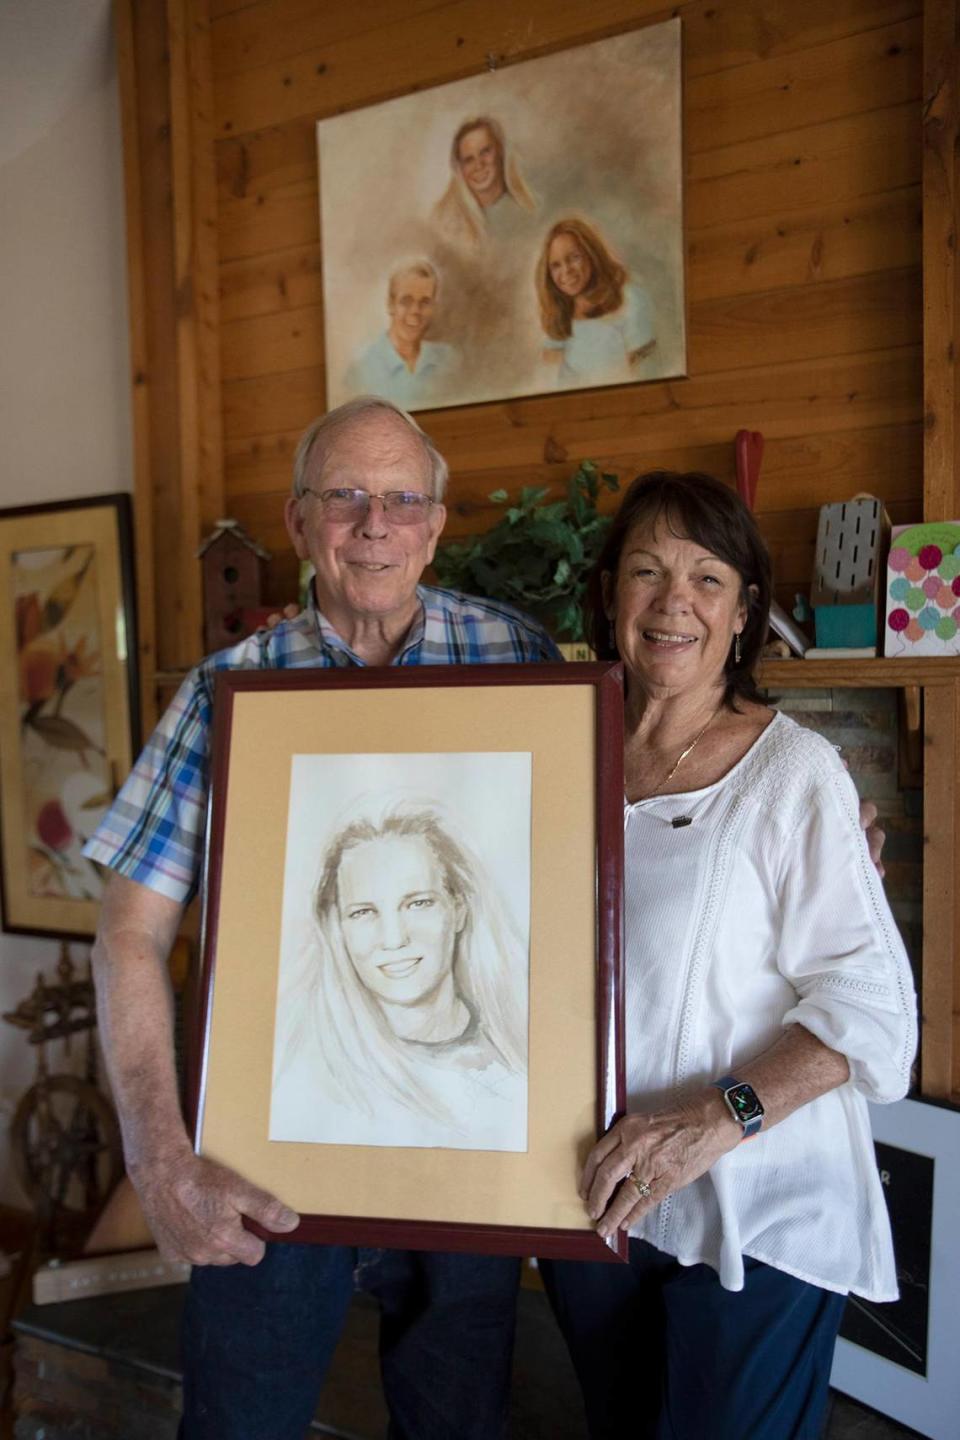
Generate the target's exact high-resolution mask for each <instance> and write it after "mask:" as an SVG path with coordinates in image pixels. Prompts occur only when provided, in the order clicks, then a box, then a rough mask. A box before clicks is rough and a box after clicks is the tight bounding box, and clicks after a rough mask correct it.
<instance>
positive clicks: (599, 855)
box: [187, 662, 628, 1261]
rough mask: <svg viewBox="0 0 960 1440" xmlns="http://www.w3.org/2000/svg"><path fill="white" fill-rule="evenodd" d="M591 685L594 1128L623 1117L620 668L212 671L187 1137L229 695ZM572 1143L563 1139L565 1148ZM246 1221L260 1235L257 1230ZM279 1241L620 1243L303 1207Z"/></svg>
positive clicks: (224, 783) (204, 1032) (204, 1018)
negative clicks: (198, 968)
mask: <svg viewBox="0 0 960 1440" xmlns="http://www.w3.org/2000/svg"><path fill="white" fill-rule="evenodd" d="M571 684H575V685H580V686H584V685H586V686H590V687H591V688H592V689H593V692H594V707H595V709H594V719H595V736H596V766H595V771H596V774H595V795H594V798H595V820H596V854H595V864H596V924H595V940H596V1022H597V1036H596V1056H597V1068H596V1131H597V1136H598V1137H599V1136H601V1135H603V1134H604V1133H605V1132H606V1131H607V1130H608V1129H609V1128H610V1126H611V1125H612V1124H613V1123H614V1122H615V1121H616V1120H617V1119H618V1118H619V1117H620V1116H621V1115H622V1114H623V1113H624V1109H625V1068H624V986H623V953H622V894H623V672H622V667H621V666H620V665H619V664H611V663H608V662H587V663H575V664H545V665H476V666H466V665H457V666H446V665H444V666H420V667H408V668H407V667H401V666H392V667H385V668H373V667H370V668H363V669H361V668H357V667H350V668H346V669H326V670H315V669H304V670H287V671H278V670H269V671H250V670H238V671H221V672H220V673H219V674H218V675H217V677H216V692H215V706H214V724H213V744H212V773H211V785H210V792H209V803H208V813H207V829H206V838H205V850H204V879H203V885H202V894H203V897H204V901H203V922H202V931H201V950H202V965H201V973H200V981H199V986H198V1003H197V1006H196V1013H195V1016H194V1022H193V1025H192V1033H191V1036H190V1043H189V1045H188V1057H187V1060H188V1063H187V1080H188V1083H187V1101H188V1115H189V1118H190V1123H191V1126H192V1133H193V1136H194V1138H195V1140H196V1136H197V1134H198V1132H199V1129H200V1123H201V1118H202V1107H203V1104H204V1099H205V1088H206V1072H207V1060H208V1047H209V1044H210V1026H211V1015H212V995H213V987H214V981H215V978H216V974H217V965H218V952H217V936H218V921H219V910H220V895H221V879H222V868H223V838H224V826H225V818H226V804H227V789H228V775H229V767H230V747H231V732H232V725H233V715H234V701H235V699H236V697H237V696H238V695H242V694H248V693H250V692H273V693H276V692H278V691H289V692H297V691H303V690H317V691H324V690H326V691H329V690H337V689H343V688H350V689H357V690H376V689H391V690H395V689H397V688H400V687H402V688H407V687H410V688H416V687H431V688H435V687H438V686H450V687H458V688H464V687H470V686H474V687H490V686H500V687H512V686H531V685H545V686H547V685H554V686H555V685H564V686H566V685H571ZM572 1143H573V1141H572V1139H571V1144H572ZM249 1227H250V1228H251V1229H252V1230H254V1231H256V1233H257V1234H260V1235H263V1236H264V1237H265V1238H271V1237H270V1236H269V1234H268V1232H266V1231H264V1230H263V1229H261V1228H260V1227H259V1226H258V1225H256V1224H254V1223H253V1222H249ZM276 1238H282V1239H284V1240H287V1241H290V1240H294V1241H306V1242H319V1243H328V1244H353V1245H371V1246H386V1247H399V1248H404V1249H430V1250H441V1251H444V1250H457V1251H471V1252H477V1253H489V1254H502V1255H521V1256H527V1255H537V1256H542V1257H544V1258H548V1257H549V1258H566V1259H589V1260H614V1261H616V1260H621V1261H622V1260H626V1258H627V1246H628V1239H627V1234H626V1232H625V1231H618V1232H617V1234H616V1235H615V1236H614V1237H612V1238H611V1239H610V1240H609V1241H603V1240H601V1239H600V1237H599V1236H598V1235H597V1234H596V1233H595V1232H594V1231H593V1230H590V1229H576V1230H575V1229H552V1228H547V1227H534V1226H511V1225H500V1224H496V1225H493V1224H491V1225H485V1224H476V1223H459V1222H451V1221H448V1220H441V1221H433V1220H427V1219H424V1220H409V1219H391V1218H390V1217H389V1216H382V1217H368V1216H356V1217H354V1216H343V1215H324V1214H312V1215H304V1216H303V1217H302V1219H301V1223H300V1225H299V1227H298V1228H297V1229H296V1230H295V1231H293V1232H292V1233H288V1234H285V1235H283V1236H282V1237H276Z"/></svg>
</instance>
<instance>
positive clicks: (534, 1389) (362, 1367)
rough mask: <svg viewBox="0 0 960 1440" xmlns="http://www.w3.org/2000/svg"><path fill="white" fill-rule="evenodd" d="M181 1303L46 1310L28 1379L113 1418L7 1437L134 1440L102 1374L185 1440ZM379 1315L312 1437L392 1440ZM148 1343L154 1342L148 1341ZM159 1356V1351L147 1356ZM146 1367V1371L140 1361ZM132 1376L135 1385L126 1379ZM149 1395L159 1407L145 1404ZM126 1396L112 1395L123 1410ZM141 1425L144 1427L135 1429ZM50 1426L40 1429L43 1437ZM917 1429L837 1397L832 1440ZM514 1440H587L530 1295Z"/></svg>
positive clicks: (370, 1313)
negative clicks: (66, 1344) (68, 1342)
mask: <svg viewBox="0 0 960 1440" xmlns="http://www.w3.org/2000/svg"><path fill="white" fill-rule="evenodd" d="M181 1301H182V1293H181V1291H180V1290H179V1289H177V1288H173V1289H170V1290H157V1291H152V1292H147V1291H145V1292H138V1293H134V1294H130V1295H125V1296H116V1297H111V1300H110V1303H107V1304H104V1303H103V1301H102V1300H99V1301H98V1300H87V1301H83V1300H81V1301H73V1302H71V1303H70V1304H67V1305H55V1306H44V1307H35V1308H32V1309H30V1310H28V1311H27V1312H26V1314H25V1316H24V1319H25V1320H27V1321H28V1323H29V1325H30V1327H31V1331H32V1333H31V1334H30V1335H29V1336H26V1337H22V1338H21V1341H20V1343H21V1345H22V1346H23V1347H24V1350H28V1351H29V1356H28V1363H27V1364H26V1365H24V1350H22V1351H21V1354H20V1356H19V1357H18V1366H19V1368H20V1373H21V1375H23V1374H24V1373H29V1371H30V1366H31V1364H32V1365H33V1367H34V1369H35V1368H36V1365H37V1360H38V1357H39V1358H41V1359H42V1362H43V1363H42V1364H41V1367H40V1368H41V1371H42V1373H43V1375H44V1383H45V1385H46V1386H47V1391H46V1394H47V1396H48V1397H49V1396H50V1395H51V1393H52V1392H53V1390H55V1388H56V1384H57V1381H56V1372H57V1369H58V1366H59V1365H63V1375H64V1390H63V1394H64V1398H65V1397H66V1396H67V1395H69V1394H72V1395H73V1396H75V1397H76V1396H80V1395H82V1393H83V1390H84V1388H85V1387H86V1386H88V1385H90V1384H91V1383H92V1382H93V1381H94V1380H95V1381H96V1387H98V1393H100V1394H101V1396H102V1401H101V1402H100V1403H103V1410H104V1412H105V1411H106V1410H107V1409H108V1408H109V1409H110V1411H111V1412H112V1419H111V1420H109V1421H108V1420H107V1418H106V1414H105V1413H103V1415H102V1417H101V1414H99V1413H98V1411H97V1408H96V1407H95V1408H94V1409H93V1410H92V1411H89V1410H88V1411H87V1413H86V1418H82V1417H81V1415H80V1413H79V1407H75V1408H73V1409H71V1407H70V1404H69V1403H67V1404H65V1405H62V1406H61V1405H57V1404H52V1403H51V1404H50V1408H49V1410H43V1411H38V1409H37V1408H35V1407H31V1408H30V1413H29V1414H27V1413H24V1414H22V1415H21V1416H20V1419H19V1422H18V1423H17V1424H16V1427H15V1428H13V1426H12V1421H11V1416H10V1414H9V1413H8V1414H7V1415H6V1417H5V1423H6V1429H4V1430H3V1431H2V1432H0V1433H2V1434H3V1436H4V1437H12V1440H34V1437H35V1436H36V1435H38V1434H39V1433H40V1432H41V1430H42V1432H43V1434H44V1436H45V1440H108V1437H110V1440H112V1437H115V1436H117V1435H122V1436H123V1440H132V1437H133V1432H132V1431H131V1432H130V1433H129V1434H128V1433H127V1431H126V1430H124V1429H123V1428H122V1424H123V1422H122V1421H121V1422H119V1423H120V1424H121V1429H120V1430H117V1428H116V1425H117V1423H118V1421H117V1414H118V1411H117V1408H116V1404H115V1403H111V1404H110V1406H109V1407H108V1406H107V1405H106V1403H105V1400H106V1397H105V1395H103V1393H102V1387H103V1383H104V1380H103V1376H104V1375H108V1377H109V1380H110V1381H111V1382H112V1383H113V1384H115V1385H118V1386H119V1387H120V1388H123V1387H125V1386H126V1387H127V1388H128V1389H129V1392H130V1396H131V1403H132V1404H133V1405H139V1406H140V1407H141V1408H140V1410H139V1411H136V1412H135V1413H137V1414H139V1416H140V1417H141V1428H140V1429H139V1430H138V1431H137V1434H138V1435H143V1434H146V1433H147V1432H146V1430H144V1429H143V1428H142V1426H143V1424H145V1423H146V1415H147V1409H148V1408H149V1411H150V1414H151V1416H152V1419H151V1421H150V1428H149V1433H150V1435H151V1436H154V1435H157V1436H162V1440H174V1436H175V1433H176V1412H177V1409H178V1400H179V1394H178V1392H179V1385H178V1382H177V1357H176V1347H177V1322H178V1318H179V1309H180V1304H181ZM377 1329H378V1326H377V1309H376V1305H375V1304H374V1303H373V1302H372V1301H371V1300H370V1299H368V1298H367V1297H365V1296H358V1297H357V1298H356V1300H355V1302H354V1305H353V1307H352V1310H351V1313H350V1316H349V1320H348V1325H347V1328H346V1331H345V1333H344V1336H343V1339H342V1340H341V1343H340V1346H339V1348H338V1350H337V1353H336V1355H335V1357H334V1362H333V1367H332V1371H331V1374H330V1377H329V1379H328V1382H327V1385H326V1387H325V1389H324V1394H323V1398H322V1401H321V1405H320V1408H319V1410H318V1415H317V1420H316V1421H315V1423H314V1425H313V1427H311V1432H310V1437H307V1440H312V1437H314V1436H319V1435H326V1436H330V1437H337V1440H382V1437H383V1435H384V1434H385V1430H386V1418H387V1417H386V1409H385V1406H384V1403H383V1397H382V1394H381V1390H380V1382H379V1374H378V1365H377ZM58 1333H62V1334H63V1335H64V1336H66V1335H69V1336H70V1338H71V1339H72V1341H73V1342H74V1343H75V1344H77V1345H78V1346H80V1347H82V1348H81V1349H79V1350H78V1351H77V1352H76V1354H77V1355H78V1357H79V1361H80V1364H79V1366H74V1365H73V1364H72V1362H71V1360H70V1358H69V1357H64V1358H62V1359H58V1357H57V1355H56V1351H55V1350H54V1349H51V1341H52V1339H53V1338H54V1337H56V1336H57V1334H58ZM147 1336H149V1340H145V1337H147ZM145 1349H146V1350H149V1352H150V1353H149V1354H146V1353H145ZM98 1359H99V1360H100V1361H104V1362H105V1369H104V1371H103V1372H102V1373H100V1372H98V1374H100V1378H99V1379H97V1378H96V1377H95V1376H94V1375H93V1374H92V1372H91V1370H90V1366H91V1364H92V1363H93V1364H96V1363H97V1361H98ZM134 1361H136V1363H133V1362H134ZM124 1371H126V1372H127V1377H126V1379H124ZM164 1387H166V1389H167V1392H168V1397H167V1398H168V1402H169V1409H168V1413H167V1416H166V1418H163V1416H162V1414H161V1410H162V1409H163V1408H165V1407H164V1404H163V1398H162V1396H161V1399H160V1403H159V1404H158V1403H157V1397H158V1395H160V1392H162V1390H163V1389H164ZM148 1390H149V1395H150V1399H149V1406H147V1404H146V1402H147V1399H148V1396H147V1392H148ZM117 1398H118V1392H117V1389H115V1388H114V1389H112V1390H111V1401H112V1402H116V1400H117ZM134 1423H136V1422H134ZM38 1427H39V1428H38ZM913 1434H914V1432H913V1431H910V1430H906V1429H904V1428H903V1427H902V1426H899V1425H897V1424H895V1423H894V1422H892V1421H890V1420H886V1419H884V1418H883V1417H882V1416H879V1415H877V1414H875V1413H874V1412H872V1411H869V1410H867V1409H865V1408H864V1407H862V1406H860V1405H857V1404H855V1403H854V1402H853V1401H851V1400H848V1399H846V1398H845V1397H844V1396H840V1395H834V1396H833V1398H832V1403H831V1413H830V1417H829V1422H828V1426H827V1429H826V1432H825V1440H905V1437H908V1436H912V1435H913ZM509 1436H510V1440H587V1432H586V1425H585V1422H584V1417H583V1409H582V1405H581V1402H580V1396H579V1393H578V1390H577V1385H576V1380H575V1378H574V1375H573V1372H572V1369H571V1366H570V1362H569V1360H568V1358H567V1355H566V1351H565V1349H564V1346H563V1343H562V1341H561V1339H560V1336H559V1333H558V1331H557V1328H556V1326H555V1324H554V1322H553V1318H552V1316H551V1314H550V1312H549V1308H548V1306H547V1303H546V1299H545V1296H544V1295H543V1294H542V1293H540V1292H538V1291H534V1290H523V1291H522V1292H521V1296H520V1310H519V1324H518V1332H517V1347H516V1357H515V1367H514V1384H513V1391H512V1401H511V1412H510V1430H509Z"/></svg>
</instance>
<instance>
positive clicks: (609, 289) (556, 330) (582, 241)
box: [536, 217, 628, 340]
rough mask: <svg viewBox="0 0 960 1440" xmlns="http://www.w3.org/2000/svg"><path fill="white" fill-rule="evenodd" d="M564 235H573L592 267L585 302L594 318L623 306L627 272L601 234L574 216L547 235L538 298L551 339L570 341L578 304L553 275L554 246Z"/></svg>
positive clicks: (545, 327)
mask: <svg viewBox="0 0 960 1440" xmlns="http://www.w3.org/2000/svg"><path fill="white" fill-rule="evenodd" d="M560 235H569V236H571V237H572V238H573V239H574V240H575V241H576V242H577V244H578V245H579V246H580V248H581V249H582V251H583V253H584V255H585V256H586V258H587V261H588V263H589V265H590V270H591V275H590V280H589V282H588V284H587V287H586V289H585V290H584V292H583V300H584V302H585V304H586V306H587V309H586V314H587V315H588V316H590V317H591V318H596V317H599V316H601V315H609V314H610V313H611V312H612V311H614V310H617V309H619V307H620V306H621V305H622V304H623V287H624V285H625V284H626V283H627V278H628V276H627V269H626V266H624V265H622V264H621V262H620V261H619V260H618V259H617V258H616V256H615V255H612V254H611V252H610V251H609V250H608V248H607V246H606V245H605V243H604V241H603V239H602V238H601V236H600V234H599V232H598V231H597V230H595V229H594V227H593V226H592V225H588V224H587V222H586V220H580V219H578V218H576V217H572V218H570V219H567V220H558V221H557V222H556V224H555V225H552V226H551V227H550V229H549V230H548V232H547V237H546V239H545V240H544V242H543V248H542V249H541V251H540V258H539V260H538V261H537V273H536V284H537V299H538V301H539V302H540V319H541V322H542V324H543V328H544V330H545V331H546V333H547V334H548V335H549V336H550V338H551V340H569V338H570V335H571V333H572V330H573V314H574V302H573V300H572V299H571V298H570V297H569V296H568V295H564V294H563V292H562V291H561V290H559V289H558V288H557V286H556V284H555V283H554V280H553V278H552V276H551V274H550V246H551V245H552V244H553V242H554V240H556V239H557V237H558V236H560Z"/></svg>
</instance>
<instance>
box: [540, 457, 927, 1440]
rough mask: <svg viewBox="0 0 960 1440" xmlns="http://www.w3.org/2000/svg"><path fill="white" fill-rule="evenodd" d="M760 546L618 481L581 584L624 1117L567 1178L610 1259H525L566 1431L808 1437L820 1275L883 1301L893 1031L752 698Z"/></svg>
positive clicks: (774, 1439) (653, 479) (859, 896)
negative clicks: (609, 758)
mask: <svg viewBox="0 0 960 1440" xmlns="http://www.w3.org/2000/svg"><path fill="white" fill-rule="evenodd" d="M769 597H770V568H769V560H768V557H767V554H766V551H765V548H764V545H763V542H762V540H761V537H760V535H759V532H758V530H757V528H756V525H755V523H754V521H753V518H752V517H751V515H750V513H749V511H748V510H747V509H746V507H745V506H744V505H743V504H742V503H741V502H740V500H739V499H738V498H737V496H736V495H735V494H734V493H733V491H731V490H729V489H727V488H726V487H725V486H723V485H721V484H720V483H719V482H717V481H716V480H713V479H711V478H710V477H708V476H703V475H671V474H667V473H662V472H657V473H654V474H651V475H647V476H642V477H641V478H640V479H639V480H637V481H635V482H634V484H633V485H632V486H631V488H630V489H629V491H628V492H627V495H626V497H625V499H624V502H623V505H622V507H621V509H620V511H619V514H618V515H617V517H616V519H615V521H614V524H613V527H612V529H611V532H610V535H609V538H608V541H607V544H606V547H605V549H604V552H603V554H602V556H601V559H600V562H599V566H598V573H597V575H596V577H595V583H594V587H593V592H592V620H593V628H594V639H595V646H596V649H597V652H598V654H599V655H601V656H602V657H613V656H615V655H619V656H620V657H621V658H622V660H623V662H624V666H625V669H626V679H627V700H626V720H627V727H626V799H625V806H626V808H625V816H624V827H625V847H626V876H627V880H626V896H625V943H626V986H627V989H626V1016H627V1088H628V1113H627V1114H626V1115H625V1116H624V1117H623V1118H622V1119H621V1120H620V1121H618V1122H617V1124H616V1125H614V1126H613V1128H612V1129H611V1130H610V1132H609V1133H608V1134H607V1135H606V1136H604V1138H603V1139H602V1140H601V1141H599V1143H598V1144H597V1145H596V1146H595V1147H594V1148H593V1150H592V1152H591V1153H590V1155H589V1156H588V1158H587V1161H586V1164H585V1166H584V1170H583V1175H582V1181H581V1190H582V1194H583V1197H584V1200H585V1203H586V1205H587V1208H588V1211H589V1214H590V1216H591V1217H592V1219H593V1220H594V1221H595V1222H596V1225H597V1229H598V1230H599V1232H600V1233H601V1234H602V1235H610V1234H611V1233H613V1232H614V1231H615V1230H616V1229H618V1228H623V1227H626V1228H627V1229H628V1230H629V1234H630V1261H629V1265H625V1266H622V1267H621V1266H614V1265H590V1264H575V1263H554V1264H545V1265H544V1272H545V1279H546V1283H547V1288H548V1291H549V1294H550V1297H551V1300H552V1302H553V1305H554V1308H555V1310H556V1313H557V1316H558V1318H559V1321H560V1324H561V1327H562V1328H563V1331H564V1333H565V1336H566V1339H567V1342H568V1345H569V1347H570V1350H571V1354H572V1356H573V1359H574V1363H575V1366H576V1368H577V1371H578V1374H579V1378H580V1381H581V1384H582V1387H583V1391H584V1396H585V1401H586V1407H587V1412H588V1418H589V1424H590V1433H591V1435H592V1436H593V1437H601V1436H603V1437H606V1436H614V1435H616V1436H617V1440H624V1437H626V1436H636V1435H641V1436H651V1437H658V1440H659V1437H667V1436H669V1437H673V1440H746V1437H749V1440H795V1437H814V1436H816V1435H818V1434H819V1433H820V1425H821V1422H822V1418H823V1413H824V1408H825V1403H826V1396H827V1383H828V1380H829V1375H830V1363H831V1357H832V1353H833V1346H834V1341H835V1337H836V1333H837V1329H838V1326H839V1323H840V1317H841V1313H842V1310H843V1306H844V1297H845V1296H846V1294H847V1293H848V1292H853V1293H854V1294H857V1295H862V1296H864V1297H866V1298H868V1299H870V1300H874V1301H877V1300H891V1299H894V1298H895V1297H896V1294H897V1285H896V1275H895V1271H894V1262H893V1252H892V1247H891V1239H890V1231H889V1224H888V1220H887V1215H886V1210H885V1206H884V1201H883V1196H882V1193H881V1188H880V1181H879V1177H878V1173H877V1167H876V1163H875V1158H874V1153H873V1146H872V1142H871V1136H870V1123H869V1118H868V1113H867V1106H866V1101H867V1100H872V1101H880V1102H885V1101H892V1100H897V1099H899V1098H900V1097H901V1096H902V1095H903V1094H904V1092H905V1091H906V1089H907V1085H908V1082H909V1076H910V1065H911V1061H912V1058H913V1053H914V1046H915V1038H916V1035H915V1020H914V996H913V988H912V983H911V976H910V970H909V966H908V964H907V960H906V956H905V953H904V949H903V945H902V944H901V941H900V938H899V936H898V934H897V931H896V927H895V925H894V923H893V920H892V918H891V915H890V911H889V908H888V906H887V903H886V901H885V899H884V896H883V892H882V890H881V887H880V885H879V883H878V878H877V875H876V873H875V871H874V868H873V865H872V864H871V861H870V857H869V854H868V852H867V846H866V843H865V841H864V837H863V835H862V833H861V831H860V828H859V824H858V816H857V798H856V794H855V791H854V788H853V785H852V783H851V781H850V779H849V777H848V776H847V774H846V772H845V770H844V767H843V765H842V763H841V761H840V759H839V758H838V756H837V755H836V753H835V752H834V750H833V748H832V747H831V746H830V745H829V744H828V743H827V742H826V741H825V740H823V739H822V738H821V737H819V736H818V735H816V734H813V733H812V732H811V731H809V730H806V729H803V728H801V727H800V726H798V725H796V724H795V723H794V722H793V721H792V720H790V719H788V718H787V717H786V716H784V715H781V714H775V713H774V712H773V711H771V710H770V709H768V708H767V706H766V705H765V704H764V703H763V702H762V700H761V698H760V696H759V694H758V692H757V690H756V688H755V686H754V682H753V679H752V671H753V667H754V665H755V663H756V661H757V658H758V656H759V654H760V649H761V646H762V644H763V641H764V638H765V636H766V631H767V609H768V604H769Z"/></svg>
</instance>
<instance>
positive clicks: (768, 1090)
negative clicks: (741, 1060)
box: [715, 1025, 850, 1130]
mask: <svg viewBox="0 0 960 1440" xmlns="http://www.w3.org/2000/svg"><path fill="white" fill-rule="evenodd" d="M735 1068H736V1075H735V1077H734V1078H735V1079H737V1080H743V1081H745V1082H746V1083H747V1084H748V1085H752V1086H753V1088H754V1090H755V1091H756V1093H757V1096H758V1098H759V1100H760V1103H761V1105H762V1106H763V1110H764V1116H763V1128H764V1130H769V1129H770V1127H771V1126H773V1125H778V1124H779V1123H780V1121H781V1120H786V1118H787V1116H788V1115H792V1114H793V1112H794V1110H799V1109H800V1107H801V1105H808V1104H809V1103H810V1101H811V1100H817V1099H819V1097H820V1096H821V1095H826V1094H827V1092H828V1091H830V1090H836V1088H837V1086H838V1085H844V1084H846V1082H847V1081H848V1080H849V1079H850V1065H849V1062H848V1060H847V1057H846V1056H845V1055H841V1054H840V1053H839V1051H837V1050H831V1049H830V1048H829V1047H828V1046H827V1045H824V1043H823V1041H822V1040H818V1039H817V1037H816V1035H814V1034H813V1033H812V1032H811V1031H810V1030H807V1029H806V1028H805V1027H804V1026H803V1025H788V1026H787V1028H786V1029H785V1030H784V1032H783V1034H782V1035H779V1036H778V1037H777V1039H776V1040H775V1041H774V1042H773V1044H772V1045H771V1046H769V1048H768V1049H766V1050H764V1051H763V1052H762V1054H760V1055H757V1056H756V1057H755V1059H753V1060H750V1061H748V1062H747V1063H746V1064H745V1065H738V1066H736V1067H735ZM715 1094H716V1096H717V1098H718V1099H719V1100H720V1103H721V1105H722V1106H723V1114H724V1115H725V1116H726V1119H727V1121H728V1123H729V1124H730V1125H735V1124H736V1121H735V1120H734V1119H733V1117H732V1116H731V1115H730V1112H729V1111H728V1110H727V1108H726V1105H725V1104H724V1103H723V1098H722V1096H721V1094H720V1091H719V1090H717V1091H715Z"/></svg>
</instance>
